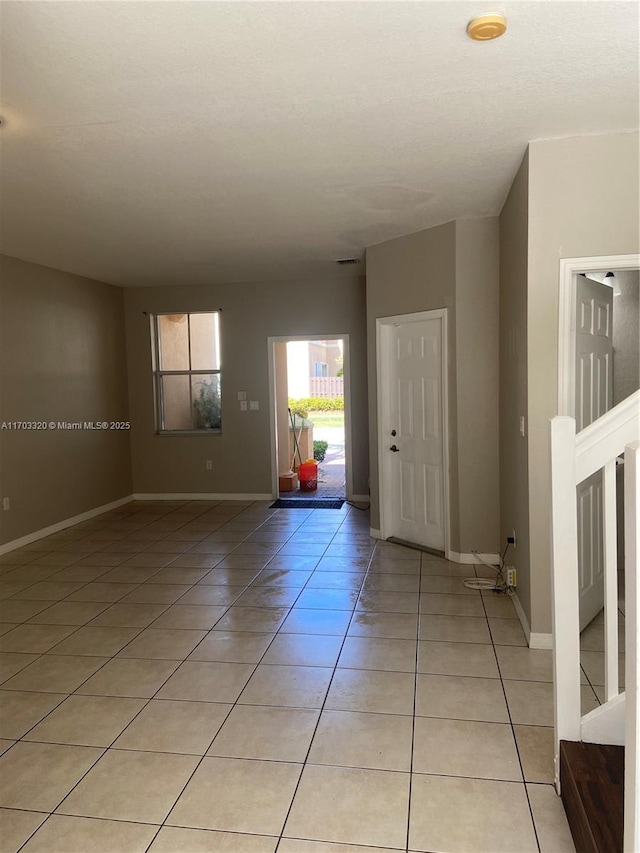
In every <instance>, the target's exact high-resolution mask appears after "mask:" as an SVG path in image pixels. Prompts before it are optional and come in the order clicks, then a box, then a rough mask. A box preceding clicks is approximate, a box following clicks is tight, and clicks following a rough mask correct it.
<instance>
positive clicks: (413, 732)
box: [406, 554, 427, 851]
mask: <svg viewBox="0 0 640 853" xmlns="http://www.w3.org/2000/svg"><path fill="white" fill-rule="evenodd" d="M422 562H423V554H420V575H419V577H418V619H417V625H416V656H415V673H414V680H413V719H412V722H411V758H410V763H409V798H408V800H407V834H406V841H407V843H406V850H407V851H408V850H409V843H410V836H411V797H412V794H413V773H414V771H413V763H414V762H413V759H414V754H415V748H416V710H417V707H418V668H419V655H420V626H421V623H422V618H423V616H425V615H427V614H424V613H421V608H420V596H421V595H422Z"/></svg>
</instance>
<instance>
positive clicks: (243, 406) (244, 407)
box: [240, 400, 247, 412]
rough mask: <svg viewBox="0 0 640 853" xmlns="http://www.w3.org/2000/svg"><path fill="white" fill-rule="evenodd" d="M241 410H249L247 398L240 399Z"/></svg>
mask: <svg viewBox="0 0 640 853" xmlns="http://www.w3.org/2000/svg"><path fill="white" fill-rule="evenodd" d="M240 411H241V412H246V411H247V401H246V400H240Z"/></svg>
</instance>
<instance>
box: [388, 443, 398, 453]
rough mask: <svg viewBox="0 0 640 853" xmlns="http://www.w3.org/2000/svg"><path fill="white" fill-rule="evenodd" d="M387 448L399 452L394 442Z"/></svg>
mask: <svg viewBox="0 0 640 853" xmlns="http://www.w3.org/2000/svg"><path fill="white" fill-rule="evenodd" d="M389 450H391V451H392V452H393V453H400V448H399V447H396V446H395V444H392V445H391V447H390V448H389Z"/></svg>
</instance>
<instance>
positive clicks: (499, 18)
mask: <svg viewBox="0 0 640 853" xmlns="http://www.w3.org/2000/svg"><path fill="white" fill-rule="evenodd" d="M506 31H507V19H506V18H505V16H504V15H478V17H477V18H472V19H471V20H470V21H469V23H468V24H467V35H468V36H469V38H470V39H473V41H491V39H497V38H500V36H503V35H504V34H505V33H506Z"/></svg>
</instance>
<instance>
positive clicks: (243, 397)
mask: <svg viewBox="0 0 640 853" xmlns="http://www.w3.org/2000/svg"><path fill="white" fill-rule="evenodd" d="M246 399H247V392H246V391H238V400H246Z"/></svg>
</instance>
